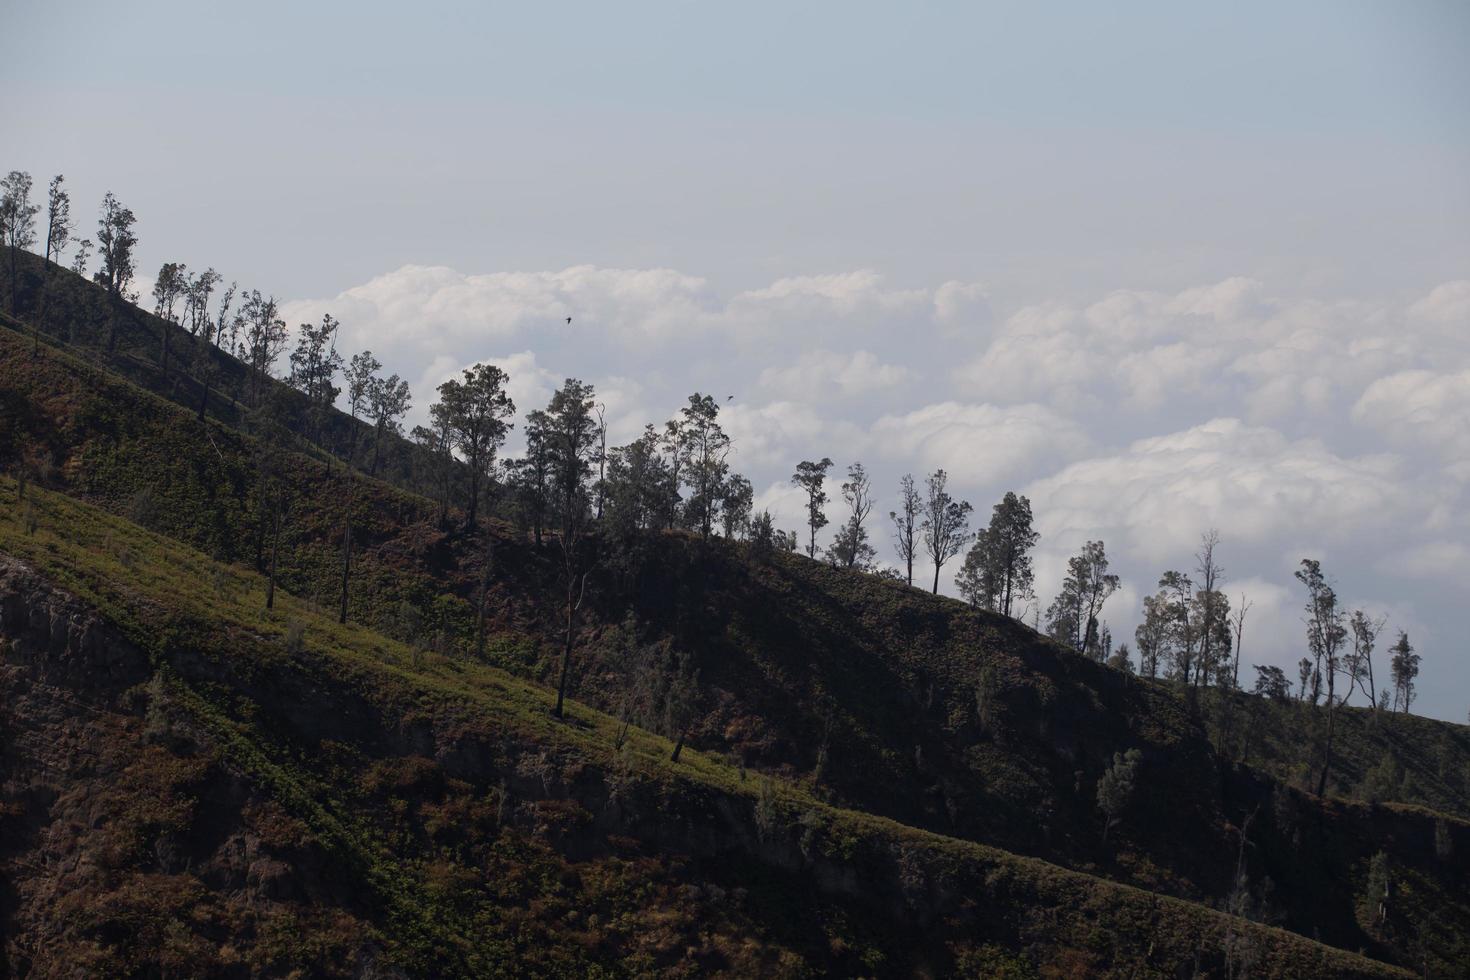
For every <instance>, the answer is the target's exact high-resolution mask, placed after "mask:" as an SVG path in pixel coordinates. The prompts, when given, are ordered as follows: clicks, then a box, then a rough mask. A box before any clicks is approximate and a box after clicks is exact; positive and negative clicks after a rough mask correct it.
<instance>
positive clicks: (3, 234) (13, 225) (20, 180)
mask: <svg viewBox="0 0 1470 980" xmlns="http://www.w3.org/2000/svg"><path fill="white" fill-rule="evenodd" d="M39 210H40V206H39V205H36V204H32V203H31V175H30V174H28V173H26V172H25V171H22V170H12V171H10V173H8V174H6V175H5V177H4V179H0V245H4V247H5V249H6V252H7V255H8V257H9V265H10V311H11V312H12V313H15V312H17V311H18V310H19V309H20V306H19V303H20V253H21V252H23V251H24V250H26V249H28V248H30V247H31V246H32V245H34V244H35V242H36V212H37V211H39ZM48 244H49V243H48Z"/></svg>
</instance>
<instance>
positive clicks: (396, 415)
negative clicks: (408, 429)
mask: <svg viewBox="0 0 1470 980" xmlns="http://www.w3.org/2000/svg"><path fill="white" fill-rule="evenodd" d="M411 401H412V399H411V396H410V393H409V390H408V382H407V381H404V380H402V379H401V378H399V377H398V375H396V374H390V375H389V376H388V377H386V378H374V379H373V383H372V386H371V387H370V388H369V389H368V415H369V417H370V418H371V419H372V421H373V465H372V468H371V469H369V470H368V472H369V473H371V474H373V475H376V474H377V472H378V457H379V454H380V453H381V451H382V446H383V436H385V435H395V436H396V435H398V434H400V433H401V432H402V431H403V426H402V425H401V424H399V420H400V419H402V418H403V416H404V415H405V414H406V413H407V412H408V408H409V405H410V404H411Z"/></svg>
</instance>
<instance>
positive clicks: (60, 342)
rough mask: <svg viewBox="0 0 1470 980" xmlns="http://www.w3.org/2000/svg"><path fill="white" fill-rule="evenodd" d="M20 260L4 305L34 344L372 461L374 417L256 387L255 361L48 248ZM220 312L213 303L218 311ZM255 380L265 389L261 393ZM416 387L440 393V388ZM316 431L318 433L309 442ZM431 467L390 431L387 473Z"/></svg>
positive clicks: (284, 388)
mask: <svg viewBox="0 0 1470 980" xmlns="http://www.w3.org/2000/svg"><path fill="white" fill-rule="evenodd" d="M18 269H19V275H18V281H19V284H20V288H19V289H18V290H17V300H18V303H17V306H16V307H15V308H14V309H13V310H12V307H11V305H10V303H9V297H8V291H9V285H10V283H9V279H8V277H6V278H4V279H0V295H5V301H4V302H0V309H3V310H5V311H6V312H4V313H0V323H4V324H5V325H8V326H10V327H11V328H12V329H15V330H17V331H18V332H21V333H24V334H26V335H27V337H28V339H29V340H30V341H31V342H32V344H33V345H34V344H35V343H37V342H39V343H44V344H46V345H47V346H62V347H66V348H69V349H72V350H76V351H80V352H85V357H86V359H87V361H88V362H89V363H91V364H94V365H98V366H101V367H104V368H106V369H107V370H108V371H109V372H112V373H114V374H116V375H117V376H119V377H121V378H125V379H127V380H128V381H131V382H132V383H133V384H135V385H138V386H139V387H141V388H143V389H145V390H147V391H150V392H152V393H153V394H155V395H158V396H159V397H161V398H163V399H165V400H166V401H170V402H173V403H174V404H176V405H179V406H180V407H182V408H184V409H185V410H187V411H188V412H192V413H195V414H197V412H198V409H199V406H200V405H201V404H204V405H205V406H206V407H207V414H208V417H209V418H212V419H215V420H216V421H218V422H220V423H221V424H222V425H225V426H227V427H229V428H233V429H237V430H241V431H247V432H248V431H258V430H259V429H260V428H261V427H262V426H263V425H265V424H267V420H268V421H269V423H270V424H273V425H277V426H280V427H283V428H284V429H285V430H286V431H288V432H290V433H292V434H293V435H295V436H296V437H297V439H296V447H297V448H298V449H299V450H305V451H309V452H312V453H315V454H317V455H322V456H336V457H340V458H351V459H353V460H354V461H355V462H358V463H360V464H362V465H364V466H366V465H367V460H368V458H369V457H370V452H369V447H370V446H371V445H372V429H371V427H370V426H369V425H368V424H367V423H365V422H363V421H361V420H353V419H352V418H350V417H349V416H348V415H347V414H346V413H344V412H341V411H338V410H336V409H333V410H331V411H329V412H327V413H325V414H324V415H322V416H320V417H316V416H312V415H311V414H310V412H309V405H308V402H307V399H306V396H305V395H303V394H302V393H301V392H299V391H297V390H296V389H294V388H292V387H290V386H289V385H287V384H285V383H283V382H281V381H279V380H273V379H266V380H265V381H264V382H263V384H261V385H255V386H253V385H252V377H251V371H250V368H249V366H248V365H247V364H245V363H244V362H242V361H241V360H239V359H238V358H237V357H235V356H234V355H232V354H229V353H227V352H225V351H224V350H221V349H220V348H219V347H216V346H215V345H214V344H209V343H205V342H203V341H202V340H201V339H200V338H198V337H195V336H194V335H192V334H190V333H189V331H188V330H186V329H184V328H183V327H181V326H179V325H178V324H175V323H172V322H170V321H168V320H165V319H163V318H162V317H158V316H154V315H153V314H151V313H149V312H147V311H146V310H145V309H142V308H140V307H138V306H134V305H133V304H131V303H125V302H120V301H117V300H115V299H113V298H111V297H109V296H108V295H107V292H106V290H104V289H103V288H102V287H101V286H99V285H97V284H96V283H93V282H91V281H89V280H87V279H84V278H83V277H81V276H78V275H76V274H75V273H73V272H71V271H70V270H69V269H65V268H62V267H61V266H58V265H56V264H55V263H51V264H50V265H49V266H48V265H47V264H46V263H45V262H44V260H43V259H42V258H41V257H40V256H38V255H34V254H32V253H30V252H21V253H20V262H19V264H18ZM242 285H243V284H242ZM217 292H218V291H217ZM215 300H216V302H217V301H218V295H216V297H215ZM215 312H216V310H215V309H213V308H211V310H210V315H211V316H213V315H214V314H215ZM292 326H294V324H293V325H292ZM165 352H166V356H165ZM206 379H207V380H208V383H209V393H208V397H207V398H206V397H205V390H204V388H205V380H206ZM253 387H257V388H258V389H259V390H258V391H255V392H253V393H252V388H253ZM414 394H415V395H416V396H417V397H419V398H430V397H432V393H431V392H415V393H414ZM308 435H309V436H310V437H311V439H312V440H314V442H311V443H309V442H308V441H307V439H306V437H307V436H308ZM425 467H426V463H425V461H424V459H423V458H422V451H421V450H420V449H419V448H418V447H416V446H415V445H414V444H413V443H411V442H409V441H408V440H406V439H403V438H401V437H399V436H396V435H393V434H392V433H389V434H387V435H386V437H385V442H384V445H383V449H382V453H381V459H380V461H379V468H378V473H379V475H380V476H381V477H382V478H383V479H385V480H389V481H392V482H395V483H398V484H403V485H408V484H412V483H414V482H416V481H417V480H418V478H419V476H420V474H421V473H424V472H426V470H425Z"/></svg>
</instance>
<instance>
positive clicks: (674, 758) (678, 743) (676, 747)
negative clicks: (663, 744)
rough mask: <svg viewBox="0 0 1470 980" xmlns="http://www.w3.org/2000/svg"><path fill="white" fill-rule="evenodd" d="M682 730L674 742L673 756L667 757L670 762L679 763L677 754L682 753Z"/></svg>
mask: <svg viewBox="0 0 1470 980" xmlns="http://www.w3.org/2000/svg"><path fill="white" fill-rule="evenodd" d="M684 734H685V732H684V729H682V728H681V729H679V738H678V740H677V741H675V742H674V754H673V755H671V756H669V761H670V762H678V761H679V753H681V752H683V751H684Z"/></svg>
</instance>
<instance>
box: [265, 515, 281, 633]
mask: <svg viewBox="0 0 1470 980" xmlns="http://www.w3.org/2000/svg"><path fill="white" fill-rule="evenodd" d="M280 548H281V511H280V507H279V505H278V506H277V508H276V514H275V520H274V521H273V522H272V524H271V569H270V575H269V576H267V578H266V580H265V608H267V609H271V608H274V606H275V603H276V556H277V555H278V554H279V552H280Z"/></svg>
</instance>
